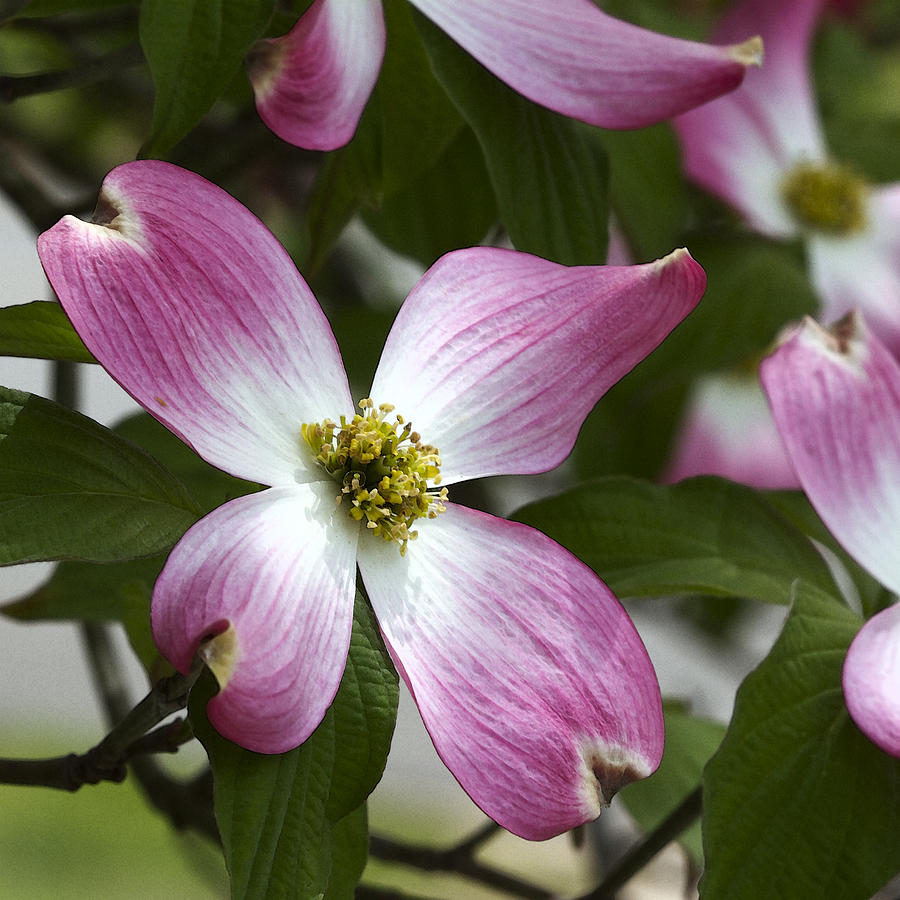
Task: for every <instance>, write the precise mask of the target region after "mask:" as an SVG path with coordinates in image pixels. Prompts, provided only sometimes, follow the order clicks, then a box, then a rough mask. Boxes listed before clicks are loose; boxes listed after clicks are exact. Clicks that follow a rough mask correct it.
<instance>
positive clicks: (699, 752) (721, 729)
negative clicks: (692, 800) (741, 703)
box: [619, 704, 725, 864]
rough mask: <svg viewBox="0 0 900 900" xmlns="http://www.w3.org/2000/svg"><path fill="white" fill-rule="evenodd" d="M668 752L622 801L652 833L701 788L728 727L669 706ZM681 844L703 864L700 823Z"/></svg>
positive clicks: (620, 795) (625, 792)
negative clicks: (692, 793) (705, 774)
mask: <svg viewBox="0 0 900 900" xmlns="http://www.w3.org/2000/svg"><path fill="white" fill-rule="evenodd" d="M665 714H666V749H665V753H664V754H663V758H662V762H661V763H660V764H659V768H658V769H657V770H656V771H655V772H654V773H653V774H652V775H651V776H650V777H649V778H645V779H644V780H643V781H635V782H632V783H631V784H629V785H628V787H626V788H624V789H623V790H622V791H621V793H620V794H619V797H620V798H621V799H622V802H623V803H624V804H625V805H626V806H627V807H628V811H629V812H630V813H631V815H632V816H634V818H635V819H636V820H637V822H638V824H639V825H640V826H641V828H642V829H643V830H644V831H647V832H649V831H652V830H653V829H654V828H656V827H657V826H658V825H659V824H660V823H661V822H662V821H663V820H664V819H665V818H666V816H668V815H669V814H670V813H671V812H673V811H674V810H675V809H676V808H677V807H678V806H679V805H680V804H681V803H682V801H684V800H685V799H686V798H687V796H688V795H689V794H690V793H691V792H692V791H693V790H694V789H695V788H696V787H697V786H698V785H699V784H700V779H701V777H702V775H703V767H704V766H705V765H706V763H707V761H708V760H709V758H710V757H711V756H712V755H713V753H715V751H716V749H717V748H718V746H719V744H720V743H721V742H722V737H723V736H724V734H725V726H724V725H721V724H719V723H718V722H712V721H710V720H709V719H701V718H698V717H697V716H692V715H690V714H689V713H687V712H685V711H684V710H683V709H681V708H679V707H677V706H672V705H669V704H667V705H666V709H665ZM680 841H681V842H682V843H683V844H684V845H685V847H687V849H688V850H689V851H690V853H691V855H692V856H693V858H694V861H695V862H696V863H698V864H699V863H702V861H703V845H702V837H701V833H700V820H699V819H698V820H697V822H696V824H694V825H693V826H691V827H690V828H689V829H688V830H687V831H685V832H684V833H683V834H682V836H681V838H680Z"/></svg>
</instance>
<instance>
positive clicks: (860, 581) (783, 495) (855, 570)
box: [765, 491, 893, 616]
mask: <svg viewBox="0 0 900 900" xmlns="http://www.w3.org/2000/svg"><path fill="white" fill-rule="evenodd" d="M765 496H766V500H767V501H768V502H769V503H771V504H772V506H774V507H775V508H776V509H777V510H778V511H779V512H781V513H782V514H783V515H784V516H785V517H786V518H787V519H789V520H790V522H791V524H793V525H794V526H795V527H796V528H799V529H800V530H801V531H802V532H803V533H804V534H807V535H809V536H810V537H811V538H813V539H814V540H816V541H818V542H819V543H820V544H822V545H823V546H825V547H827V548H828V549H829V550H830V551H831V552H832V553H834V555H835V556H837V558H838V560H839V561H840V563H841V565H843V567H844V568H845V569H846V570H847V574H848V575H849V576H850V579H851V580H852V582H853V585H854V586H855V587H856V589H857V591H859V598H860V603H861V605H862V609H863V612H864V613H865V615H866V616H871V615H874V614H875V613H876V612H879V611H880V610H882V609H884V608H885V607H886V606H888V605H889V604H890V603H892V602H893V598H892V596H891V594H890V592H889V591H888V590H887V588H885V587H884V586H883V585H882V584H880V583H879V582H878V581H876V579H875V578H873V577H872V576H871V575H870V574H869V573H868V572H867V571H866V570H865V569H864V568H863V567H862V566H861V565H860V564H859V563H858V562H857V561H856V560H855V559H854V558H853V557H852V556H850V554H849V553H847V551H846V550H844V548H843V547H842V546H841V545H840V544H839V543H838V542H837V541H836V540H835V539H834V537H833V536H832V534H831V532H830V531H829V530H828V529H827V528H826V527H825V524H824V523H823V522H822V520H821V519H820V518H819V515H818V513H817V512H816V511H815V510H814V509H813V507H812V505H811V504H810V502H809V500H808V499H807V498H806V495H805V494H804V493H803V492H802V491H767V492H766V495H765Z"/></svg>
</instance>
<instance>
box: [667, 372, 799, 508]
mask: <svg viewBox="0 0 900 900" xmlns="http://www.w3.org/2000/svg"><path fill="white" fill-rule="evenodd" d="M695 475H719V476H720V477H722V478H729V479H731V480H732V481H737V482H740V483H741V484H747V485H750V486H751V487H756V488H760V489H762V490H779V489H790V488H796V487H799V482H798V481H797V476H796V475H795V474H794V469H793V466H792V465H791V462H790V460H789V459H788V456H787V453H786V452H785V449H784V444H783V443H782V441H781V438H780V437H779V435H778V432H777V430H776V429H775V423H774V422H773V421H772V413H771V412H770V410H769V407H768V405H767V404H766V398H765V395H764V394H763V392H762V388H761V387H760V386H759V380H758V378H757V377H756V373H755V372H749V371H748V372H731V373H714V374H710V375H704V376H703V377H702V378H700V379H698V380H697V383H696V384H695V385H694V386H693V388H692V390H691V393H690V396H689V397H688V402H687V408H686V413H685V417H684V420H683V422H682V424H681V427H680V429H679V432H678V434H677V436H676V438H675V442H674V444H673V447H672V452H671V457H670V459H669V462H668V463H667V465H666V468H665V470H664V471H663V474H662V478H661V480H662V481H663V482H675V481H681V480H682V479H683V478H691V477H693V476H695Z"/></svg>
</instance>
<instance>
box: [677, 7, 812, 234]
mask: <svg viewBox="0 0 900 900" xmlns="http://www.w3.org/2000/svg"><path fill="white" fill-rule="evenodd" d="M823 5H824V3H823V0H792V2H790V3H785V2H784V0H743V2H740V3H738V4H737V5H736V6H733V7H732V9H731V11H730V12H729V14H728V15H727V16H726V17H725V19H724V20H723V21H722V22H721V24H720V26H719V27H718V28H717V29H716V31H715V32H714V34H713V39H714V40H715V41H717V42H729V41H732V40H735V39H738V38H739V37H742V36H745V35H746V34H747V33H748V32H747V29H751V30H752V31H755V32H757V33H759V34H760V35H761V36H762V39H763V43H764V45H765V60H764V62H763V65H762V67H761V68H759V69H755V70H753V71H749V72H748V73H747V77H746V79H745V80H744V83H743V84H742V85H741V87H740V88H739V89H738V90H736V91H735V92H734V93H732V94H729V95H728V96H727V97H723V98H721V99H720V100H716V101H715V102H713V103H709V104H707V105H706V106H702V107H700V108H699V109H695V110H691V111H690V112H688V113H685V114H684V115H683V116H679V117H678V118H677V119H676V120H675V122H674V125H675V128H676V130H677V132H678V135H679V137H680V139H681V145H682V150H683V155H684V165H685V169H686V171H687V173H688V175H689V176H690V177H691V178H692V179H693V180H694V181H696V182H697V183H698V184H700V185H701V186H702V187H704V188H706V190H708V191H709V192H710V193H712V194H715V195H716V196H718V197H721V198H722V199H723V200H725V201H727V202H728V203H730V204H731V205H732V206H734V207H735V208H736V209H737V210H739V211H740V212H741V213H742V214H743V215H744V216H745V217H746V218H747V219H748V220H749V222H750V224H751V225H753V227H754V228H756V229H757V230H759V231H762V232H764V233H766V234H771V235H775V236H789V235H793V234H795V233H796V226H795V225H794V222H793V219H792V218H791V216H790V214H789V212H788V210H787V208H786V207H785V205H784V203H783V202H782V200H781V196H780V186H781V181H782V178H783V177H784V175H785V173H786V172H787V170H789V169H790V168H792V167H793V165H795V164H796V163H798V162H801V161H807V162H817V161H822V160H824V159H825V157H826V152H825V144H824V139H823V137H822V133H821V127H820V125H819V119H818V115H817V113H816V108H815V100H814V97H813V93H812V85H811V83H810V75H809V64H808V55H809V45H810V39H811V37H812V33H813V30H814V28H815V25H816V23H817V21H818V18H819V15H820V14H821V11H822V7H823Z"/></svg>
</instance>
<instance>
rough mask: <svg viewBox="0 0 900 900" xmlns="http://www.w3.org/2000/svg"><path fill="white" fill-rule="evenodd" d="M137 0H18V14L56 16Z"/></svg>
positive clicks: (120, 4)
mask: <svg viewBox="0 0 900 900" xmlns="http://www.w3.org/2000/svg"><path fill="white" fill-rule="evenodd" d="M13 2H15V0H13ZM135 2H136V0H30V2H28V0H24V2H23V0H18V5H19V6H21V7H22V8H21V9H20V10H17V12H16V15H18V16H21V17H22V18H30V17H34V18H38V17H41V16H55V15H58V14H59V13H68V12H88V11H91V10H98V9H112V8H113V7H116V6H126V5H131V4H133V3H135Z"/></svg>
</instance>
